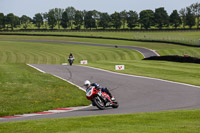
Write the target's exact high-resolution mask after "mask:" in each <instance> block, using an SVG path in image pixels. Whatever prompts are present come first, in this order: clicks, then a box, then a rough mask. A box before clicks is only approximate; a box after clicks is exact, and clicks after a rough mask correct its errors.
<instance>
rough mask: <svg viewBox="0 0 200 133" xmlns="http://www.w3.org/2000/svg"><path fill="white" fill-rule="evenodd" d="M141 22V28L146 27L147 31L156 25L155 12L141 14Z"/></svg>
mask: <svg viewBox="0 0 200 133" xmlns="http://www.w3.org/2000/svg"><path fill="white" fill-rule="evenodd" d="M139 22H140V24H141V27H144V28H145V29H146V30H147V29H149V28H150V27H151V26H153V25H154V12H153V11H152V10H143V11H141V12H140V19H139Z"/></svg>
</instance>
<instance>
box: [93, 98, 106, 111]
mask: <svg viewBox="0 0 200 133" xmlns="http://www.w3.org/2000/svg"><path fill="white" fill-rule="evenodd" d="M93 101H94V103H95V104H96V106H97V108H99V109H100V110H104V109H105V108H106V107H105V104H104V102H103V100H102V99H101V98H100V97H99V96H97V97H95V98H94V100H93Z"/></svg>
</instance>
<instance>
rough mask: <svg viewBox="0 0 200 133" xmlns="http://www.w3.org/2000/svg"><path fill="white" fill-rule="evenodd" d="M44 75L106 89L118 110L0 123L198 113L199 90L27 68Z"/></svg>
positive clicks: (85, 71) (76, 70)
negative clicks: (120, 115)
mask: <svg viewBox="0 0 200 133" xmlns="http://www.w3.org/2000/svg"><path fill="white" fill-rule="evenodd" d="M31 66H33V67H35V68H38V69H40V70H42V71H44V72H46V73H50V74H52V75H54V76H58V77H60V78H63V79H66V80H68V81H70V82H72V83H74V84H76V85H78V86H83V82H84V81H85V80H86V79H88V80H90V81H91V82H98V83H99V84H101V85H103V86H106V87H108V88H109V89H110V90H111V92H112V94H113V95H114V96H115V97H116V99H117V101H118V102H119V108H117V109H112V108H108V109H106V110H99V109H97V108H96V107H93V106H91V107H88V108H85V109H81V110H76V111H71V112H67V113H58V114H48V115H40V116H34V117H22V118H13V119H4V120H0V122H7V121H21V120H31V119H42V118H60V117H77V116H89V115H104V114H127V113H137V112H156V111H166V110H178V109H200V87H198V86H192V85H187V84H181V83H175V82H170V81H164V80H159V79H153V78H146V77H139V76H131V75H125V74H119V73H114V72H109V71H104V70H100V69H96V68H91V67H86V66H78V65H73V66H66V65H45V64H34V65H31Z"/></svg>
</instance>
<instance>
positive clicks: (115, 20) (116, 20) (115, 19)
mask: <svg viewBox="0 0 200 133" xmlns="http://www.w3.org/2000/svg"><path fill="white" fill-rule="evenodd" d="M111 22H112V24H113V27H115V29H119V28H120V27H121V25H122V22H121V16H120V13H118V12H115V13H113V14H111Z"/></svg>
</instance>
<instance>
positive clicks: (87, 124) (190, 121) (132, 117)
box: [0, 110, 200, 133]
mask: <svg viewBox="0 0 200 133" xmlns="http://www.w3.org/2000/svg"><path fill="white" fill-rule="evenodd" d="M199 119H200V111H199V110H182V111H166V112H154V113H136V114H122V115H103V116H87V117H78V118H77V117H74V118H58V119H42V120H41V119H40V120H31V121H20V122H9V123H0V132H2V133H21V132H26V133H38V132H40V133H61V132H62V133H72V132H73V133H85V132H87V133H93V132H95V133H102V132H105V133H116V132H117V133H199V131H200V121H199Z"/></svg>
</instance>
